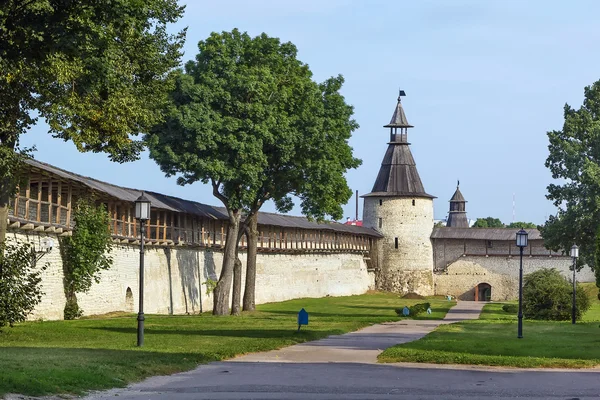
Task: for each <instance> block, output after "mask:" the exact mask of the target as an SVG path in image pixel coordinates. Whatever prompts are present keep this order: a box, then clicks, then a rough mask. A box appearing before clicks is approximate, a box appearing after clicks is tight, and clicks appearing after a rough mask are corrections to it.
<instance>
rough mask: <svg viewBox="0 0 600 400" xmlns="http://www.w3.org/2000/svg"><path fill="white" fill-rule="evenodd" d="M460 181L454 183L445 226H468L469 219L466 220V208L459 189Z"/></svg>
mask: <svg viewBox="0 0 600 400" xmlns="http://www.w3.org/2000/svg"><path fill="white" fill-rule="evenodd" d="M459 186H460V181H458V182H457V184H456V192H454V195H453V196H452V198H451V199H450V212H449V213H448V222H446V226H448V227H451V228H468V227H469V221H468V220H467V210H466V204H467V201H466V200H465V198H464V196H463V195H462V193H461V192H460V189H459Z"/></svg>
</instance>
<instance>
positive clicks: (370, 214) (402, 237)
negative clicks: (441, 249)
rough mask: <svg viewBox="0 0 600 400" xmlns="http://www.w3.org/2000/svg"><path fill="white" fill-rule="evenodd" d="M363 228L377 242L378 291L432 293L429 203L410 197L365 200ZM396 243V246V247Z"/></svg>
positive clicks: (431, 220) (425, 200)
mask: <svg viewBox="0 0 600 400" xmlns="http://www.w3.org/2000/svg"><path fill="white" fill-rule="evenodd" d="M363 225H364V226H366V227H368V228H375V229H377V230H378V231H379V232H381V233H382V234H383V235H384V238H383V239H381V242H382V245H381V255H380V256H381V258H380V264H379V265H380V270H379V274H380V276H379V277H378V279H377V287H378V288H379V289H383V290H388V291H393V292H400V293H407V292H415V293H418V294H421V295H431V294H433V248H432V245H431V240H430V239H429V237H430V236H431V231H432V230H433V201H432V200H431V199H426V198H411V197H396V198H392V197H381V198H379V197H366V198H365V201H364V208H363ZM396 241H397V243H398V247H397V248H396Z"/></svg>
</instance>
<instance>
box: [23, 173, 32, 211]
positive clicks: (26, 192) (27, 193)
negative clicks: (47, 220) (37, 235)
mask: <svg viewBox="0 0 600 400" xmlns="http://www.w3.org/2000/svg"><path fill="white" fill-rule="evenodd" d="M25 197H26V200H25V217H24V219H27V220H28V219H29V199H30V197H31V182H29V180H27V186H26V187H25Z"/></svg>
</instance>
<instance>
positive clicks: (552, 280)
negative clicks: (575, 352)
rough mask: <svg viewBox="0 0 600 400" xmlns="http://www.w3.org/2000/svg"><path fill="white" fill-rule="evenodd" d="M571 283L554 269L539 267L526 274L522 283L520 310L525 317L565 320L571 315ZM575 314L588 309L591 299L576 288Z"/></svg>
mask: <svg viewBox="0 0 600 400" xmlns="http://www.w3.org/2000/svg"><path fill="white" fill-rule="evenodd" d="M572 296H573V284H572V283H571V282H569V281H568V280H567V279H566V278H565V277H563V276H562V275H561V274H560V272H558V271H557V270H556V269H554V268H552V269H547V268H544V269H540V270H538V271H535V272H533V273H531V274H528V275H527V276H525V279H524V282H523V313H524V315H525V317H526V318H530V319H541V320H551V321H566V320H569V319H570V318H571V308H572ZM575 302H576V313H575V317H576V318H577V319H581V316H582V315H583V314H584V313H585V312H586V311H587V310H588V309H589V308H590V299H589V298H588V296H587V294H586V293H585V291H584V290H583V288H581V287H578V289H577V297H576V301H575Z"/></svg>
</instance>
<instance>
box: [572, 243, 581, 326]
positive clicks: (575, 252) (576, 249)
mask: <svg viewBox="0 0 600 400" xmlns="http://www.w3.org/2000/svg"><path fill="white" fill-rule="evenodd" d="M577 257H579V247H577V245H576V244H574V245H573V247H571V258H572V259H573V308H572V309H571V323H572V324H574V323H575V313H576V311H577V303H576V293H577V283H576V282H575V269H576V267H577Z"/></svg>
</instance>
